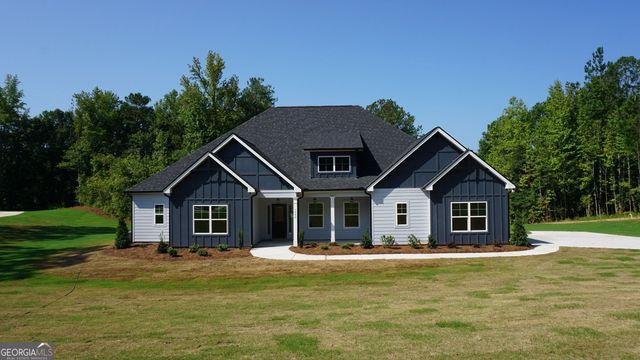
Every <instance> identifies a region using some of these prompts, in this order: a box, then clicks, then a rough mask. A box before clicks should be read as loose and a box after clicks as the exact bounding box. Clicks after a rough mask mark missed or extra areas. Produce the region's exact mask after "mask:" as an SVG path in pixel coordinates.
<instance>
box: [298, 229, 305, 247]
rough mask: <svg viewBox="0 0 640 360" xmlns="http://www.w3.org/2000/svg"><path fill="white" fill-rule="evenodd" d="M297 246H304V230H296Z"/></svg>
mask: <svg viewBox="0 0 640 360" xmlns="http://www.w3.org/2000/svg"><path fill="white" fill-rule="evenodd" d="M298 247H304V231H302V230H300V231H298Z"/></svg>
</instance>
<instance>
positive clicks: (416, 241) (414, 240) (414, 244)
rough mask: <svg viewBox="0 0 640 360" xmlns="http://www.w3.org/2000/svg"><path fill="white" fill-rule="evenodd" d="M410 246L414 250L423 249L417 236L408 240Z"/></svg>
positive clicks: (412, 236) (410, 236)
mask: <svg viewBox="0 0 640 360" xmlns="http://www.w3.org/2000/svg"><path fill="white" fill-rule="evenodd" d="M408 241H409V246H411V247H412V248H414V249H420V247H422V243H420V239H418V238H417V237H416V236H415V235H413V234H411V235H409V238H408Z"/></svg>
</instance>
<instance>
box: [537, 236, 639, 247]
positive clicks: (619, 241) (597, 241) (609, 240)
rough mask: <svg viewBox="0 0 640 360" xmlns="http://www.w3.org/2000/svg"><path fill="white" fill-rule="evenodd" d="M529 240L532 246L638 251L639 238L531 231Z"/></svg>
mask: <svg viewBox="0 0 640 360" xmlns="http://www.w3.org/2000/svg"><path fill="white" fill-rule="evenodd" d="M529 240H530V241H531V243H532V244H534V245H536V244H554V245H557V246H567V247H582V248H602V249H633V250H640V237H635V236H622V235H609V234H598V233H592V232H580V231H532V232H531V233H530V234H529Z"/></svg>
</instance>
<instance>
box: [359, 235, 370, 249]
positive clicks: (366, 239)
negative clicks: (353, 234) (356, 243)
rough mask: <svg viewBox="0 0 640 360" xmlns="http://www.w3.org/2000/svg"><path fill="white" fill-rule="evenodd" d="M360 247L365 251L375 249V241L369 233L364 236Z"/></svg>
mask: <svg viewBox="0 0 640 360" xmlns="http://www.w3.org/2000/svg"><path fill="white" fill-rule="evenodd" d="M360 246H362V247H363V248H364V249H371V248H372V247H373V241H371V238H370V237H369V232H368V231H367V232H365V233H364V234H362V240H360Z"/></svg>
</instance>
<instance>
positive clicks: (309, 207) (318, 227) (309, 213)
mask: <svg viewBox="0 0 640 360" xmlns="http://www.w3.org/2000/svg"><path fill="white" fill-rule="evenodd" d="M312 204H320V206H322V215H318V214H311V205H312ZM312 216H315V217H318V216H321V217H322V226H311V217H312ZM307 227H308V228H309V229H324V203H323V202H310V203H309V204H308V205H307Z"/></svg>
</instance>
